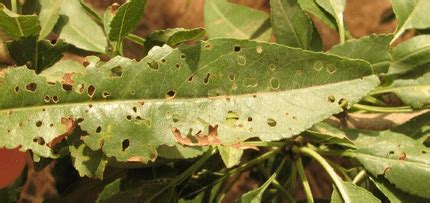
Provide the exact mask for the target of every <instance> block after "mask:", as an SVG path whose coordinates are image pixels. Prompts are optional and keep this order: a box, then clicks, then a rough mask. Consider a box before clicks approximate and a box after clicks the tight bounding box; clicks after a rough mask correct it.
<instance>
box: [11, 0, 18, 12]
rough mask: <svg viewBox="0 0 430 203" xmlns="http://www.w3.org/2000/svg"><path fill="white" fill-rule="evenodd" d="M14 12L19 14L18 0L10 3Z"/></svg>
mask: <svg viewBox="0 0 430 203" xmlns="http://www.w3.org/2000/svg"><path fill="white" fill-rule="evenodd" d="M10 4H11V7H12V12H14V13H18V0H11V1H10Z"/></svg>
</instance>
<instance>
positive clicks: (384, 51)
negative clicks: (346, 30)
mask: <svg viewBox="0 0 430 203" xmlns="http://www.w3.org/2000/svg"><path fill="white" fill-rule="evenodd" d="M391 39H392V36H391V35H369V36H366V37H362V38H360V39H352V40H348V41H346V42H345V43H344V44H342V45H336V46H334V47H333V48H331V49H330V50H329V51H327V53H329V54H334V55H338V56H344V57H348V58H354V59H362V60H365V61H368V62H369V63H370V64H371V65H372V68H373V70H374V71H375V72H376V73H385V72H387V71H388V67H389V65H390V61H391V56H390V40H391ZM374 50H378V51H376V52H375V51H374Z"/></svg>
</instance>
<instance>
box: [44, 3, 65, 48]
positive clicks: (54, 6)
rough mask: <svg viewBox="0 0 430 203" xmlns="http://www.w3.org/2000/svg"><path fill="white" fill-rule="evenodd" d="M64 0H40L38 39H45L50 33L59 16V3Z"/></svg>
mask: <svg viewBox="0 0 430 203" xmlns="http://www.w3.org/2000/svg"><path fill="white" fill-rule="evenodd" d="M63 1H64V0H40V1H39V3H40V13H39V20H40V27H41V29H40V33H39V40H40V39H45V37H47V36H48V35H49V33H51V31H52V29H53V28H54V26H55V24H56V23H57V21H58V18H60V10H61V5H62V4H63Z"/></svg>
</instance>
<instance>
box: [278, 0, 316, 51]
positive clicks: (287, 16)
mask: <svg viewBox="0 0 430 203" xmlns="http://www.w3.org/2000/svg"><path fill="white" fill-rule="evenodd" d="M270 8H271V9H272V12H271V15H272V16H271V19H272V27H273V33H274V34H275V36H276V41H277V42H278V43H280V44H285V45H287V46H291V47H298V48H302V49H309V50H316V51H319V50H321V47H322V44H321V39H320V37H319V34H318V32H317V30H316V28H315V26H314V25H313V23H312V21H311V19H310V18H309V16H307V15H306V14H305V13H304V12H303V11H302V9H301V8H300V6H299V4H298V3H297V0H271V1H270ZM313 41H319V42H320V43H319V44H315V43H313Z"/></svg>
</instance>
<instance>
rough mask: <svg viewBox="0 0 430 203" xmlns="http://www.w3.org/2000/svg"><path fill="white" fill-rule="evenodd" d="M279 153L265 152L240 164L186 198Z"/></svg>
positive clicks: (278, 149) (278, 150)
mask: <svg viewBox="0 0 430 203" xmlns="http://www.w3.org/2000/svg"><path fill="white" fill-rule="evenodd" d="M280 151H281V148H277V149H274V150H272V151H270V152H267V153H265V154H263V155H261V156H259V157H257V158H255V159H253V160H251V161H248V162H247V163H244V164H242V165H240V166H238V167H236V168H233V169H230V170H228V171H227V172H226V173H225V174H224V176H223V177H221V178H219V179H218V180H215V181H214V182H212V183H210V184H208V185H206V186H204V187H202V188H200V189H198V190H196V191H194V192H191V193H190V194H188V195H187V196H186V197H191V196H193V195H195V194H198V193H200V192H202V191H204V190H207V189H208V188H210V187H212V186H213V185H216V184H218V183H219V182H221V181H224V180H225V179H227V178H230V177H231V176H233V175H235V174H237V173H240V172H242V171H244V170H246V169H248V168H251V167H253V166H254V165H255V164H258V163H259V162H262V161H264V160H266V159H269V158H270V157H272V156H274V155H276V154H277V153H279V152H280Z"/></svg>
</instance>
